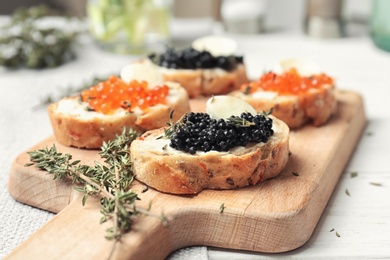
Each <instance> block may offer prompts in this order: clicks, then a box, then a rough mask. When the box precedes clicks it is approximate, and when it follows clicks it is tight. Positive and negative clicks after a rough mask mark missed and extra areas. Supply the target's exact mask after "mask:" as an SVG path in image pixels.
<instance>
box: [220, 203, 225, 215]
mask: <svg viewBox="0 0 390 260" xmlns="http://www.w3.org/2000/svg"><path fill="white" fill-rule="evenodd" d="M224 210H225V203H222V204H221V206H219V213H223V211H224Z"/></svg>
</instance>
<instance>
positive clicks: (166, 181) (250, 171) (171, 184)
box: [130, 118, 289, 194]
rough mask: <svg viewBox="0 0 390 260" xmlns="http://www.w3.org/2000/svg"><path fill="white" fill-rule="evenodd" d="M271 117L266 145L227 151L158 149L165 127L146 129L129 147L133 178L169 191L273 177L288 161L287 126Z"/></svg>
mask: <svg viewBox="0 0 390 260" xmlns="http://www.w3.org/2000/svg"><path fill="white" fill-rule="evenodd" d="M273 120H274V124H276V125H277V129H278V131H275V134H274V135H273V137H272V138H270V139H269V141H268V142H267V143H266V144H261V143H260V144H248V145H247V146H246V147H240V148H233V149H231V150H229V152H227V153H221V152H217V151H210V152H207V153H199V152H198V153H196V154H195V155H191V154H189V153H184V152H177V151H172V150H170V149H172V148H170V149H166V146H165V148H161V147H159V145H158V144H157V143H156V138H158V137H159V136H161V135H163V133H164V129H156V130H152V131H148V132H146V133H145V134H143V135H142V136H141V137H140V138H138V139H137V140H135V141H133V143H132V145H131V148H130V151H131V159H132V162H133V169H134V174H135V177H136V179H137V180H139V181H141V182H143V183H145V184H147V185H148V186H150V187H153V188H155V189H157V190H159V191H162V192H166V193H172V194H196V193H199V192H200V191H202V190H203V189H236V188H241V187H245V186H250V185H255V184H257V183H260V182H262V181H264V180H266V179H269V178H272V177H275V176H277V175H278V174H279V173H280V172H281V171H282V170H283V169H284V167H285V166H286V164H287V161H288V156H289V155H288V154H289V128H288V127H287V125H286V124H285V123H283V122H282V121H280V120H278V119H276V118H273ZM159 140H160V142H161V139H159ZM167 142H168V141H167ZM168 145H169V144H168ZM150 147H154V148H152V149H151V148H150Z"/></svg>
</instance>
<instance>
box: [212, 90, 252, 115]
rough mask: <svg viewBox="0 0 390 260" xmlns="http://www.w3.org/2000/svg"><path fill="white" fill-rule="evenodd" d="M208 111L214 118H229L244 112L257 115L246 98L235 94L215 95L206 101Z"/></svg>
mask: <svg viewBox="0 0 390 260" xmlns="http://www.w3.org/2000/svg"><path fill="white" fill-rule="evenodd" d="M206 111H207V113H208V114H209V115H210V117H211V118H212V119H220V118H222V119H227V118H229V117H231V116H233V115H234V116H240V115H241V114H242V113H244V112H246V113H251V114H252V115H256V114H257V112H256V110H255V109H254V108H253V107H252V106H251V105H249V104H248V103H247V102H245V101H244V100H242V99H240V98H237V97H233V96H225V95H220V96H213V97H211V98H209V100H207V102H206Z"/></svg>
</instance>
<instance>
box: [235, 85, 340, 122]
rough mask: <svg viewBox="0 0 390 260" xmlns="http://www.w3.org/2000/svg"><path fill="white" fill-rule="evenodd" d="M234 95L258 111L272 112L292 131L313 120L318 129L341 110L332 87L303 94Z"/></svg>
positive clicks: (260, 93) (324, 86)
mask: <svg viewBox="0 0 390 260" xmlns="http://www.w3.org/2000/svg"><path fill="white" fill-rule="evenodd" d="M230 95H232V96H235V97H239V98H241V99H242V100H244V101H246V102H247V103H249V104H250V105H252V107H253V108H255V109H256V111H258V112H263V111H269V110H270V109H272V115H274V116H275V117H277V118H279V119H281V120H282V121H284V122H285V123H286V124H287V125H288V126H289V127H290V128H299V127H301V126H303V125H304V124H306V123H307V122H309V121H312V124H313V125H315V126H321V125H323V124H325V123H326V122H327V121H328V119H329V118H330V117H331V115H332V114H334V113H335V112H336V108H337V100H336V94H335V89H334V86H331V85H323V86H321V88H317V89H309V90H308V91H307V92H306V93H304V94H302V95H279V94H278V93H276V92H269V91H262V90H259V91H256V92H254V93H248V94H245V93H244V92H242V91H233V92H231V93H230Z"/></svg>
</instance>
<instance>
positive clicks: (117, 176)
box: [26, 129, 166, 241]
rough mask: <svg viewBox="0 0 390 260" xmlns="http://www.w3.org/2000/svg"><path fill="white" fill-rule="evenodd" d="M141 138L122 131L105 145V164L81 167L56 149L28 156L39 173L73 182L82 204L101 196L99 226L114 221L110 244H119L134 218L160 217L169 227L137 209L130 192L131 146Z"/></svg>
mask: <svg viewBox="0 0 390 260" xmlns="http://www.w3.org/2000/svg"><path fill="white" fill-rule="evenodd" d="M138 136H139V133H137V132H135V131H134V130H132V129H129V130H126V129H123V131H122V133H121V134H120V135H117V137H116V138H115V139H114V140H112V141H109V142H107V143H106V142H105V143H103V145H102V147H101V152H100V153H99V155H100V156H101V158H102V159H103V163H101V162H95V163H94V165H92V166H89V165H82V164H80V160H73V158H72V155H70V154H63V153H60V152H58V151H57V148H56V146H55V145H53V146H52V147H51V148H47V147H46V148H42V149H38V150H34V151H30V152H28V154H29V155H30V161H31V163H28V164H26V166H31V165H35V167H37V168H38V169H41V170H44V171H46V172H47V173H48V174H52V175H53V179H65V178H70V179H72V181H73V183H75V184H76V185H75V189H76V190H77V191H79V192H81V193H83V194H84V196H83V198H82V204H83V205H85V202H86V201H87V198H88V197H89V196H95V195H100V196H101V199H100V204H101V210H100V212H101V213H102V215H103V216H102V217H101V219H100V223H104V222H106V221H108V220H112V221H113V226H112V227H110V228H108V229H107V230H106V236H105V237H106V238H107V239H108V240H113V239H115V240H116V241H118V240H119V239H120V238H121V236H122V235H123V234H125V233H127V232H129V231H130V230H131V227H132V223H133V220H134V218H135V217H136V216H137V215H138V214H140V213H141V214H147V215H151V216H155V217H159V218H160V219H161V220H162V221H163V224H166V217H165V216H158V215H156V214H153V213H151V212H149V209H143V208H139V207H136V205H135V202H136V201H137V200H139V197H138V195H137V193H135V192H134V191H133V190H132V189H131V184H132V183H133V180H134V176H133V171H132V163H131V161H130V149H129V148H130V144H131V142H132V141H133V140H134V139H136V138H137V137H138Z"/></svg>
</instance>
